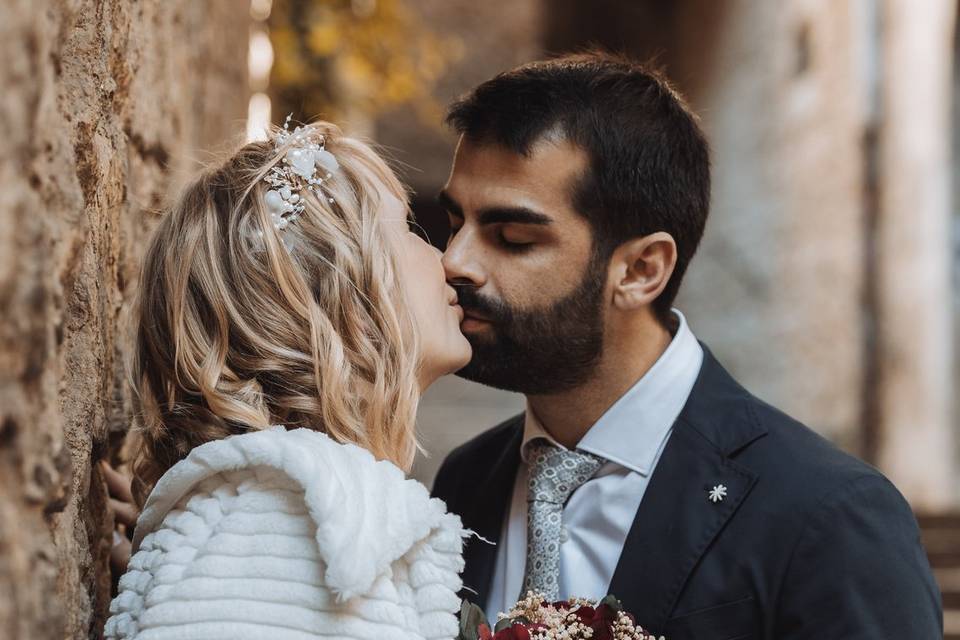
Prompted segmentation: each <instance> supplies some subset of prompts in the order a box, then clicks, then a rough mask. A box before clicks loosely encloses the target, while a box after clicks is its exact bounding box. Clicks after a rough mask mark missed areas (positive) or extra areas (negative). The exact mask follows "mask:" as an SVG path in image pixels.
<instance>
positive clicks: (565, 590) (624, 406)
mask: <svg viewBox="0 0 960 640" xmlns="http://www.w3.org/2000/svg"><path fill="white" fill-rule="evenodd" d="M673 313H674V314H675V315H676V316H677V319H678V320H679V323H680V324H679V328H678V329H677V332H676V335H674V337H673V339H672V340H671V342H670V345H669V346H668V347H667V349H666V351H664V352H663V354H662V355H661V356H660V358H659V359H658V360H657V361H656V363H654V365H653V367H651V368H650V370H649V371H647V373H646V374H644V375H643V377H642V378H640V380H639V381H637V383H636V384H634V386H633V387H631V388H630V389H629V390H628V391H627V392H626V393H625V394H623V396H621V397H620V399H619V400H617V401H616V402H615V403H614V404H613V405H612V406H611V407H610V408H609V409H607V411H606V413H604V414H603V415H602V416H601V417H600V419H599V420H597V422H596V423H595V424H594V425H593V426H592V427H591V428H590V430H589V431H588V432H587V433H586V435H584V437H583V439H582V440H581V441H580V443H579V445H578V446H577V448H578V449H579V450H581V451H586V452H589V453H592V454H594V455H597V456H599V457H601V458H603V459H604V460H605V461H606V462H605V464H604V465H603V467H601V468H600V470H599V471H598V472H597V474H596V475H595V476H594V477H593V478H591V479H590V480H588V481H587V482H586V483H584V484H583V485H582V486H580V488H578V489H577V490H576V491H574V492H573V494H572V495H571V496H570V499H569V500H568V501H567V504H566V505H565V506H564V509H563V529H562V532H561V540H560V541H561V545H560V599H567V598H570V597H575V596H577V597H583V598H592V599H597V598H602V597H603V596H605V595H607V589H608V588H609V586H610V580H611V579H612V578H613V573H614V571H615V570H616V568H617V562H618V561H619V559H620V552H621V550H622V549H623V544H624V542H625V541H626V539H627V534H628V533H629V532H630V527H631V526H632V525H633V519H634V516H635V515H636V513H637V509H638V508H639V507H640V501H641V500H642V499H643V494H644V492H645V491H646V489H647V483H648V482H649V479H650V476H651V475H652V474H653V471H654V469H655V468H656V466H657V461H658V460H659V459H660V454H661V453H662V452H663V449H664V447H665V446H666V444H667V439H668V438H669V437H670V433H671V432H672V430H673V423H674V422H675V421H676V419H677V416H679V415H680V411H681V410H682V409H683V406H684V405H685V404H686V402H687V398H688V397H689V395H690V391H691V390H692V389H693V385H694V383H695V382H696V379H697V376H698V375H699V373H700V367H701V365H702V364H703V349H702V348H701V347H700V344H699V343H698V342H697V339H696V338H695V337H694V335H693V333H692V332H691V331H690V328H689V327H688V326H687V321H686V319H685V318H684V317H683V314H682V313H680V312H679V311H677V310H676V309H674V310H673ZM535 438H546V439H547V440H549V441H551V442H552V443H554V444H556V445H557V446H559V447H561V448H563V447H562V445H560V444H558V443H557V442H556V441H555V440H554V439H553V438H552V437H550V435H549V434H548V433H547V432H546V431H545V430H544V428H543V426H542V425H541V424H540V422H539V421H538V420H537V417H536V415H534V413H533V412H532V411H531V410H530V406H529V404H528V405H527V412H526V419H525V422H524V429H523V443H522V445H521V446H522V448H521V450H520V451H521V463H520V468H519V470H518V472H517V480H516V483H515V484H514V488H513V499H512V501H511V504H510V510H509V514H508V516H507V518H506V520H505V521H504V525H503V531H502V532H501V535H500V543H499V545H498V549H497V560H496V566H495V567H494V573H493V584H492V585H491V589H490V598H489V600H488V601H487V617H488V619H489V620H496V619H497V613H499V612H501V611H509V610H510V609H511V608H512V607H513V605H514V604H515V603H516V601H517V600H518V598H519V596H520V589H521V588H522V586H523V573H524V569H525V564H526V555H527V473H528V467H527V461H526V451H527V444H528V443H529V442H530V441H531V440H533V439H535Z"/></svg>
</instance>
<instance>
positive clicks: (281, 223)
mask: <svg viewBox="0 0 960 640" xmlns="http://www.w3.org/2000/svg"><path fill="white" fill-rule="evenodd" d="M292 117H293V114H292V113H291V114H290V115H288V116H287V119H286V120H285V121H284V123H283V131H281V132H279V133H278V134H277V135H276V137H275V138H274V148H275V149H276V150H277V151H280V150H281V149H282V148H284V147H287V146H289V148H288V149H287V152H286V153H285V154H284V155H283V158H282V159H281V160H280V162H278V163H277V164H276V165H274V166H273V167H271V168H270V172H269V173H268V174H267V175H266V176H264V178H263V180H264V182H266V183H268V184H269V185H270V186H271V187H272V188H271V189H270V190H268V191H267V193H266V194H264V197H263V199H264V201H265V202H266V204H267V208H268V209H269V210H270V217H271V219H272V220H273V226H274V227H275V228H276V229H277V231H283V230H284V229H286V228H287V226H288V225H289V224H290V223H291V222H293V221H295V220H296V219H297V218H299V217H300V214H302V213H303V211H304V209H305V208H306V206H305V205H304V203H303V195H302V192H303V190H304V189H307V190H308V191H311V192H313V193H314V194H316V195H317V196H318V197H321V198H326V199H327V201H328V202H330V203H331V204H333V202H334V199H333V198H332V197H330V194H329V193H328V192H327V191H326V190H325V189H324V188H323V182H324V180H329V179H330V178H332V177H333V173H334V172H335V171H336V170H337V169H339V168H340V163H338V162H337V159H336V158H335V157H334V155H333V154H332V153H330V152H329V151H327V150H326V149H325V148H324V144H325V143H326V140H325V138H324V136H323V135H322V134H320V133H318V132H317V131H316V129H314V128H313V127H311V126H310V125H304V126H301V127H297V128H296V129H294V130H293V131H290V119H291V118H292ZM261 235H262V232H261Z"/></svg>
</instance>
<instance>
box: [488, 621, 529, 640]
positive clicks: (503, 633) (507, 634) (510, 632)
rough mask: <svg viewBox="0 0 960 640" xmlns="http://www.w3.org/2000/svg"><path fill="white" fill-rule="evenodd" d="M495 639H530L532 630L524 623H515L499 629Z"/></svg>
mask: <svg viewBox="0 0 960 640" xmlns="http://www.w3.org/2000/svg"><path fill="white" fill-rule="evenodd" d="M493 640H530V632H529V631H527V628H526V627H525V626H523V625H522V624H514V625H511V626H509V627H507V628H506V629H501V630H500V631H498V632H497V633H496V634H495V635H494V636H493Z"/></svg>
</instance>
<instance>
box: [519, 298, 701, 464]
mask: <svg viewBox="0 0 960 640" xmlns="http://www.w3.org/2000/svg"><path fill="white" fill-rule="evenodd" d="M672 311H673V314H674V315H675V316H676V317H677V320H678V321H679V322H678V324H679V326H678V328H677V332H676V334H675V335H674V336H673V339H672V340H671V341H670V344H669V345H668V346H667V349H666V350H665V351H664V352H663V353H662V354H661V355H660V357H659V358H658V359H657V361H656V362H655V363H654V365H653V366H652V367H651V368H650V369H649V370H648V371H647V372H646V373H645V374H644V375H643V376H642V377H641V378H640V380H638V381H637V382H636V383H635V384H634V385H633V386H632V387H631V388H630V389H629V390H627V392H626V393H624V394H623V395H622V396H621V397H620V399H618V400H617V401H616V402H615V403H613V405H611V406H610V408H609V409H607V411H606V413H604V414H603V415H602V416H601V417H600V419H599V420H597V422H596V423H594V425H593V426H592V427H591V428H590V430H589V431H588V432H587V433H586V435H585V436H584V437H583V439H582V440H580V443H579V444H578V445H577V449H579V450H581V451H585V452H587V453H592V454H594V455H596V456H599V457H601V458H604V459H605V460H608V461H610V462H613V463H615V464H618V465H620V466H623V467H625V468H627V469H629V470H631V471H634V472H636V473H639V474H641V475H644V476H646V475H649V473H650V471H651V470H652V468H653V465H654V463H655V462H656V460H657V458H658V457H659V454H660V452H661V450H662V449H663V447H664V446H665V445H666V441H667V438H668V437H669V435H670V432H671V431H672V428H673V423H674V422H675V421H676V419H677V416H679V415H680V412H681V411H682V410H683V407H684V405H685V404H686V402H687V398H688V397H689V396H690V392H691V391H692V390H693V385H694V383H695V382H696V380H697V376H698V375H699V373H700V367H701V366H702V364H703V348H702V347H701V346H700V343H699V342H697V339H696V337H695V336H694V335H693V332H692V331H690V327H689V326H688V325H687V320H686V318H685V317H684V316H683V314H682V313H680V311H678V310H677V309H673V310H672ZM537 438H544V439H546V440H547V441H548V442H550V443H551V444H553V445H555V446H557V447H560V448H561V449H562V448H563V446H562V445H560V444H559V443H558V442H557V441H556V440H555V439H554V438H553V437H552V436H551V435H550V434H549V433H548V432H547V431H546V429H545V428H544V427H543V425H542V424H541V423H540V420H539V419H538V418H537V416H536V414H534V413H533V411H532V410H531V408H530V404H529V403H527V410H526V416H525V419H524V426H523V443H522V445H521V449H520V452H521V456H522V457H523V460H524V462H526V459H527V458H526V453H527V444H528V443H529V442H530V441H532V440H534V439H537Z"/></svg>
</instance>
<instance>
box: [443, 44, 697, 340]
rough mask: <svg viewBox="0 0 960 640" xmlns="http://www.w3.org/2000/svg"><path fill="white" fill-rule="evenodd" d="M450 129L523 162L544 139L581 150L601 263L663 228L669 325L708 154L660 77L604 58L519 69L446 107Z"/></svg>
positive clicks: (579, 194) (662, 314)
mask: <svg viewBox="0 0 960 640" xmlns="http://www.w3.org/2000/svg"><path fill="white" fill-rule="evenodd" d="M447 123H448V124H449V125H450V126H452V127H453V128H454V129H455V130H456V131H457V132H458V133H460V134H462V135H463V136H464V137H466V138H467V139H470V140H472V141H475V142H480V143H494V144H499V145H502V146H504V147H506V148H507V149H509V150H511V151H513V152H515V153H517V154H520V155H525V156H528V155H529V154H530V151H531V148H532V147H533V145H534V144H535V143H537V142H538V141H540V140H541V139H543V138H554V137H556V138H559V139H563V140H567V141H569V142H571V143H573V144H575V145H576V146H578V147H580V148H582V149H584V150H585V151H586V152H587V154H588V156H589V159H590V166H589V169H588V170H587V171H585V172H584V175H582V176H580V178H579V179H578V180H577V181H576V183H575V184H574V185H573V193H572V202H573V206H574V208H575V209H576V210H577V211H579V212H580V213H581V214H582V215H583V216H585V217H586V219H587V220H588V221H589V223H590V225H591V228H592V229H593V236H594V237H593V244H594V250H595V251H596V252H597V253H598V255H599V257H600V258H602V260H603V262H602V264H605V263H606V261H607V260H608V259H609V258H610V255H611V254H612V253H613V251H614V249H616V248H617V247H618V246H619V245H620V244H622V243H623V242H625V241H627V240H629V239H631V238H635V237H639V236H645V235H649V234H651V233H655V232H657V231H665V232H667V233H669V234H670V235H671V236H673V238H674V240H675V241H676V243H677V265H676V268H675V270H674V273H673V276H672V277H671V279H670V282H669V283H668V284H667V287H666V288H665V289H664V291H663V293H662V294H661V295H660V297H659V298H658V299H657V301H656V302H655V303H654V310H655V312H656V314H657V316H658V317H659V318H660V320H661V321H663V322H667V321H668V318H669V315H670V307H671V305H672V304H673V301H674V298H675V297H676V295H677V291H678V290H679V288H680V282H681V280H682V279H683V275H684V273H685V271H686V269H687V265H688V264H689V263H690V260H691V258H692V257H693V254H694V253H695V252H696V250H697V245H698V244H699V243H700V238H701V237H702V236H703V229H704V226H705V224H706V219H707V212H708V211H709V207H710V153H709V148H708V145H707V141H706V138H705V137H704V135H703V132H702V131H701V130H700V127H699V125H698V122H697V117H696V116H695V115H694V114H693V112H692V111H691V110H690V108H689V107H688V106H687V105H686V104H685V102H684V100H683V98H682V97H681V96H680V95H679V94H678V93H677V92H676V91H675V90H674V89H673V88H672V87H671V86H670V85H669V83H668V82H667V80H666V79H665V78H664V77H663V76H662V75H661V74H660V73H659V72H657V71H654V70H652V69H649V68H647V67H646V66H644V65H641V64H639V63H637V62H634V61H632V60H630V59H628V58H625V57H621V56H616V55H613V54H609V53H604V52H589V53H580V54H574V55H567V56H563V57H559V58H555V59H552V60H547V61H542V62H533V63H530V64H525V65H523V66H520V67H518V68H516V69H513V70H512V71H508V72H506V73H502V74H500V75H498V76H496V77H495V78H493V79H491V80H488V81H486V82H484V83H483V84H481V85H479V86H478V87H476V88H475V89H474V90H473V91H471V92H470V93H468V94H467V95H466V96H464V97H463V98H461V99H459V100H458V101H456V102H455V103H453V105H451V107H450V109H449V111H448V113H447Z"/></svg>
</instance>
